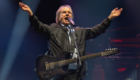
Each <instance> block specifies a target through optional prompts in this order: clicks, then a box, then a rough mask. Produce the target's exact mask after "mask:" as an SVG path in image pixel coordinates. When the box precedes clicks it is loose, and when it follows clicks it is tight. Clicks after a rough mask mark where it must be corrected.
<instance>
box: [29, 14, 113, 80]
mask: <svg viewBox="0 0 140 80" xmlns="http://www.w3.org/2000/svg"><path fill="white" fill-rule="evenodd" d="M29 20H30V23H31V25H32V26H33V28H34V30H35V31H36V32H38V33H41V34H43V35H44V36H45V37H47V39H48V41H49V42H50V51H51V52H52V54H53V55H54V56H58V55H60V54H61V53H62V52H66V51H73V50H74V41H73V39H71V44H70V43H69V38H68V34H67V30H66V27H65V26H61V25H59V24H56V23H53V24H50V25H47V24H43V23H42V22H40V21H39V20H38V19H37V17H36V16H35V15H33V16H31V17H30V18H29ZM110 23H111V21H110V20H109V19H108V18H107V19H105V20H104V21H103V22H102V23H101V24H98V25H96V26H94V27H92V28H89V29H87V28H80V27H76V28H75V37H76V41H77V46H78V49H79V53H80V55H81V56H84V55H85V54H86V52H85V45H86V40H88V39H92V38H96V37H97V36H98V35H100V34H101V33H104V32H105V30H106V29H107V28H108V27H109V25H110ZM71 38H73V37H71ZM85 67H86V61H82V67H81V68H80V75H81V77H82V78H84V76H85Z"/></svg>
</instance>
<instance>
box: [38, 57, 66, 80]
mask: <svg viewBox="0 0 140 80" xmlns="http://www.w3.org/2000/svg"><path fill="white" fill-rule="evenodd" d="M67 58H68V56H67V57H66V56H64V55H59V56H57V57H50V56H47V55H40V56H39V57H38V58H37V60H36V73H37V75H38V77H39V79H40V80H49V79H51V78H52V77H54V76H57V75H66V74H67V69H68V65H66V66H63V67H57V68H54V69H49V70H46V66H45V63H51V62H57V61H61V60H65V59H67Z"/></svg>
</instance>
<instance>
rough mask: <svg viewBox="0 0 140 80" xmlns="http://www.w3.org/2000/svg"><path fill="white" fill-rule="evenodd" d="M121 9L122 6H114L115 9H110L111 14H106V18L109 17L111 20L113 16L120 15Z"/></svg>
mask: <svg viewBox="0 0 140 80" xmlns="http://www.w3.org/2000/svg"><path fill="white" fill-rule="evenodd" d="M122 11H123V8H120V9H118V8H115V9H113V10H112V11H111V14H110V15H109V16H108V18H109V19H110V20H113V19H114V18H116V17H118V16H120V14H121V12H122Z"/></svg>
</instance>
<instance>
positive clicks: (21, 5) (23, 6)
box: [19, 2, 33, 16]
mask: <svg viewBox="0 0 140 80" xmlns="http://www.w3.org/2000/svg"><path fill="white" fill-rule="evenodd" d="M19 6H20V8H21V9H22V10H23V11H26V12H28V15H29V16H32V15H33V12H32V10H31V9H30V7H29V6H28V5H25V4H23V3H21V2H19Z"/></svg>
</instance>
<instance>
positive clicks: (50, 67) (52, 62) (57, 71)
mask: <svg viewBox="0 0 140 80" xmlns="http://www.w3.org/2000/svg"><path fill="white" fill-rule="evenodd" d="M119 52H120V51H119V50H118V49H117V48H112V49H106V50H105V51H104V52H100V53H95V54H91V55H86V56H81V61H83V60H86V59H90V58H95V57H100V56H108V55H113V54H116V53H119ZM76 61H77V59H76V58H74V59H65V56H64V55H59V56H57V57H50V56H47V55H40V56H39V57H38V58H37V60H36V73H37V75H38V77H39V79H40V80H49V79H51V78H52V77H54V76H56V75H66V74H68V73H67V71H65V70H63V67H64V66H66V65H68V64H70V63H74V62H76Z"/></svg>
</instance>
